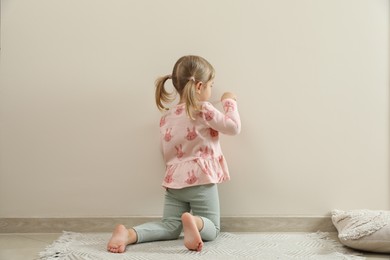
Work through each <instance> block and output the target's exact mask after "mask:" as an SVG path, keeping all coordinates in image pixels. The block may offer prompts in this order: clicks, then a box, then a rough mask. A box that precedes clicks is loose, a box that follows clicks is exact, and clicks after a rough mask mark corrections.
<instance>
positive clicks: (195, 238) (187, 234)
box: [181, 212, 203, 251]
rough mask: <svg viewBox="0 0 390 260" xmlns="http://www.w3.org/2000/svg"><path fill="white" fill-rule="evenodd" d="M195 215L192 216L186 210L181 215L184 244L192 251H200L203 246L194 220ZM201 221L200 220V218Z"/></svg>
mask: <svg viewBox="0 0 390 260" xmlns="http://www.w3.org/2000/svg"><path fill="white" fill-rule="evenodd" d="M196 218H197V217H194V216H192V215H191V214H190V213H188V212H186V213H184V214H183V215H182V216H181V221H182V223H183V230H184V245H185V246H186V247H187V248H188V249H189V250H193V251H201V250H202V247H203V241H202V238H201V237H200V233H199V229H200V228H199V227H198V225H197V221H196ZM200 221H201V220H200Z"/></svg>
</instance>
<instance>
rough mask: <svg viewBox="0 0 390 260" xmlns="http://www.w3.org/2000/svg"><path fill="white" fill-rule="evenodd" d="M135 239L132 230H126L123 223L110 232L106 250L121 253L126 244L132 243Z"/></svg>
mask: <svg viewBox="0 0 390 260" xmlns="http://www.w3.org/2000/svg"><path fill="white" fill-rule="evenodd" d="M136 241H137V237H136V233H135V231H134V230H132V229H130V230H127V228H126V227H125V226H124V225H118V226H116V228H115V230H114V232H112V237H111V239H110V241H109V242H108V244H107V250H108V251H110V252H111V253H123V252H125V250H126V246H127V245H129V244H133V243H135V242H136Z"/></svg>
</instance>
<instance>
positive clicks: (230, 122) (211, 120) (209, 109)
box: [201, 99, 241, 135]
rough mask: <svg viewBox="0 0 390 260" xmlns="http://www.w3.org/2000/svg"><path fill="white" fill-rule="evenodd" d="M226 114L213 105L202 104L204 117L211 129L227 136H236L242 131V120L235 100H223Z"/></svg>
mask: <svg viewBox="0 0 390 260" xmlns="http://www.w3.org/2000/svg"><path fill="white" fill-rule="evenodd" d="M222 106H223V110H224V113H222V112H221V111H219V110H218V109H216V108H215V107H214V106H213V105H212V104H210V103H208V102H205V103H203V104H202V114H201V115H202V117H203V119H204V120H205V122H206V125H208V126H209V127H210V128H212V129H214V130H216V131H218V132H221V133H223V134H227V135H236V134H239V133H240V131H241V120H240V115H239V113H238V109H237V102H236V101H235V100H234V99H224V100H222Z"/></svg>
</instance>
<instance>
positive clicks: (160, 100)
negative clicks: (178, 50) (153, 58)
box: [156, 55, 215, 119]
mask: <svg viewBox="0 0 390 260" xmlns="http://www.w3.org/2000/svg"><path fill="white" fill-rule="evenodd" d="M214 76H215V70H214V68H213V66H212V65H211V64H210V63H209V62H208V61H207V60H206V59H204V58H202V57H200V56H194V55H188V56H183V57H181V58H180V59H179V60H178V61H177V62H176V63H175V66H174V67H173V71H172V75H166V76H163V77H160V78H158V79H157V80H156V105H157V108H158V109H159V110H167V107H165V106H164V103H171V102H172V101H173V100H174V99H175V93H172V92H171V93H170V92H168V91H167V90H166V89H165V82H166V81H167V80H168V79H172V83H173V86H174V87H175V89H176V91H177V93H179V95H180V98H181V99H183V100H184V101H185V104H186V113H187V115H188V116H189V117H190V118H191V119H194V112H196V111H199V110H200V107H199V100H198V97H197V95H196V89H195V86H196V83H198V82H203V83H207V82H209V81H210V80H212V79H213V78H214Z"/></svg>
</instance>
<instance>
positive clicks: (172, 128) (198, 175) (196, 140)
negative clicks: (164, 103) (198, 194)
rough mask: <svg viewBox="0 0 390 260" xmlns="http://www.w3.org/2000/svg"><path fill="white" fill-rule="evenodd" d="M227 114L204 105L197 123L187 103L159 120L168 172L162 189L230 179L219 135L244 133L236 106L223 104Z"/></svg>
mask: <svg viewBox="0 0 390 260" xmlns="http://www.w3.org/2000/svg"><path fill="white" fill-rule="evenodd" d="M222 105H223V109H224V113H222V112H220V111H219V110H218V109H216V108H215V107H214V106H213V105H212V104H211V103H209V102H202V104H201V108H202V109H201V111H200V112H199V113H198V114H197V115H196V117H195V120H192V119H190V118H189V117H188V116H187V113H186V111H185V104H179V105H177V106H175V107H173V108H171V109H170V110H168V111H167V112H166V113H165V114H164V115H163V116H162V117H161V120H160V132H161V140H162V149H163V155H164V160H165V162H166V173H165V178H164V181H163V184H162V185H163V186H164V187H166V188H172V189H181V188H185V187H190V186H196V185H203V184H210V183H221V182H223V181H225V180H229V179H230V176H229V170H228V167H227V164H226V161H225V158H224V156H223V154H222V150H221V146H220V144H219V133H223V134H228V135H236V134H238V133H239V132H240V131H241V121H240V116H239V114H238V110H237V103H236V101H235V100H233V99H225V100H223V101H222Z"/></svg>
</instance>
